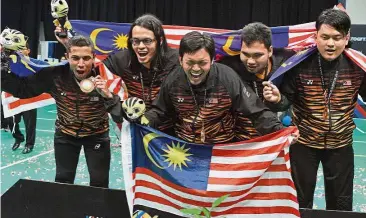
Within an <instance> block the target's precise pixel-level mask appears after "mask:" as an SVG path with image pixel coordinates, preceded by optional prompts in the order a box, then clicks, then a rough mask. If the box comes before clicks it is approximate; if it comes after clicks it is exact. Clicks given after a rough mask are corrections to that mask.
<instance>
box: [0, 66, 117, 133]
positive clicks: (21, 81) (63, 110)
mask: <svg viewBox="0 0 366 218" xmlns="http://www.w3.org/2000/svg"><path fill="white" fill-rule="evenodd" d="M98 74H99V68H95V69H94V70H93V76H96V75H98ZM1 84H2V87H1V88H2V90H3V91H6V92H9V93H11V94H12V95H14V96H15V97H18V98H30V97H35V96H37V95H40V94H42V93H49V94H50V95H51V96H52V97H53V98H54V99H55V101H56V107H57V119H56V124H55V125H56V129H57V130H59V131H61V132H63V133H65V134H67V135H71V136H74V137H85V136H91V135H95V134H100V133H104V132H106V131H108V130H109V118H108V112H107V108H108V107H112V106H113V105H114V104H115V103H116V102H117V101H118V100H119V98H113V99H105V98H103V97H102V96H101V95H100V94H99V93H97V91H95V90H94V91H93V92H91V93H89V94H86V93H84V92H82V91H81V90H80V87H79V85H78V83H77V81H76V79H75V76H74V74H73V72H72V71H70V66H69V64H66V65H61V66H52V67H46V68H43V69H42V70H40V71H39V72H37V73H36V74H34V75H32V76H29V77H18V76H17V75H15V74H14V73H7V72H5V71H1Z"/></svg>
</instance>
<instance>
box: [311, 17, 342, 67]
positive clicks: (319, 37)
mask: <svg viewBox="0 0 366 218" xmlns="http://www.w3.org/2000/svg"><path fill="white" fill-rule="evenodd" d="M348 40H349V34H348V35H343V34H342V33H340V32H339V31H337V30H336V29H334V28H333V27H332V26H330V25H326V24H323V25H321V26H320V28H319V31H318V32H317V34H316V45H317V48H318V51H319V53H320V54H321V56H322V57H323V58H324V59H325V60H327V61H332V60H334V59H336V58H337V57H339V55H340V54H341V53H342V52H343V51H344V49H345V47H346V45H347V44H348Z"/></svg>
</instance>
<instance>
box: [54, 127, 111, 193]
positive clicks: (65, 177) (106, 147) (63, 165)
mask: <svg viewBox="0 0 366 218" xmlns="http://www.w3.org/2000/svg"><path fill="white" fill-rule="evenodd" d="M54 146H55V159H56V178H55V181H56V182H61V183H70V184H73V183H74V180H75V174H76V168H77V165H78V162H79V155H80V150H81V146H83V147H84V153H85V159H86V163H87V165H88V170H89V175H90V186H97V187H104V188H108V184H109V168H110V162H111V150H110V138H109V132H108V131H107V132H105V133H102V134H97V135H93V136H87V137H83V138H76V137H73V136H70V135H67V134H64V133H62V132H60V131H57V130H56V133H55V139H54Z"/></svg>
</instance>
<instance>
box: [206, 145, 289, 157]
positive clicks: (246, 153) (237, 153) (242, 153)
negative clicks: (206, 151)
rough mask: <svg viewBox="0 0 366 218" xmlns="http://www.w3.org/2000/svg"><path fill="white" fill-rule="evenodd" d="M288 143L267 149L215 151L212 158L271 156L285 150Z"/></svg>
mask: <svg viewBox="0 0 366 218" xmlns="http://www.w3.org/2000/svg"><path fill="white" fill-rule="evenodd" d="M284 144H286V143H282V144H278V145H273V146H269V147H265V148H259V149H252V150H219V149H213V150H212V156H220V157H250V156H253V155H261V154H270V153H275V152H279V151H281V150H282V149H283V146H284ZM243 149H244V148H243Z"/></svg>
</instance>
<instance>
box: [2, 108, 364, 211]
mask: <svg viewBox="0 0 366 218" xmlns="http://www.w3.org/2000/svg"><path fill="white" fill-rule="evenodd" d="M55 118H56V111H55V106H54V105H52V106H47V107H44V108H41V109H38V118H37V132H36V144H35V148H34V150H33V152H32V153H30V154H22V153H21V151H22V150H23V146H24V143H23V144H22V145H21V147H20V148H19V149H18V150H17V151H12V150H11V147H12V145H13V143H14V139H13V137H12V136H11V134H10V133H9V132H5V131H1V168H0V170H1V182H0V183H1V194H3V193H4V192H6V190H8V189H9V188H10V187H11V186H12V185H13V184H14V183H15V182H16V181H18V180H19V179H20V178H25V179H34V180H41V181H53V180H54V177H55V160H54V153H53V134H54V122H55ZM355 123H356V125H357V129H356V130H355V132H354V150H355V180H354V204H353V205H354V211H359V212H366V120H361V119H355ZM21 130H22V132H23V133H24V125H23V122H21ZM110 136H111V139H112V143H113V144H117V143H118V141H117V138H116V136H115V134H114V132H113V131H111V133H110ZM111 150H112V159H111V170H110V183H109V187H110V188H113V189H123V188H124V184H123V177H122V167H121V162H122V160H121V151H120V148H119V147H112V148H111ZM75 183H76V184H81V185H88V184H89V173H88V169H87V165H86V162H85V156H84V154H83V152H82V154H81V156H80V161H79V165H78V168H77V175H76V179H75ZM314 204H315V208H318V209H322V208H325V200H324V184H323V172H322V170H321V169H319V172H318V182H317V187H316V193H315V200H314Z"/></svg>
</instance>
